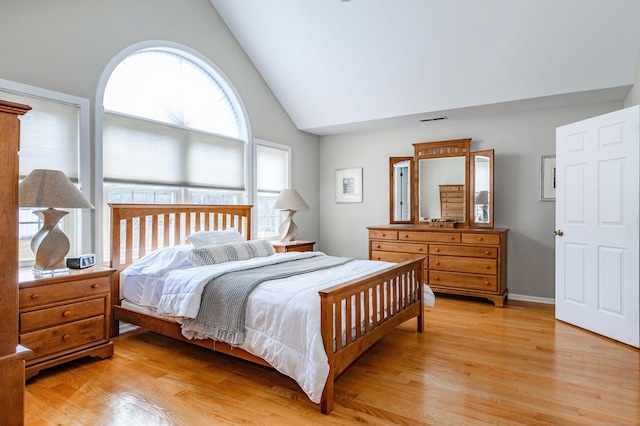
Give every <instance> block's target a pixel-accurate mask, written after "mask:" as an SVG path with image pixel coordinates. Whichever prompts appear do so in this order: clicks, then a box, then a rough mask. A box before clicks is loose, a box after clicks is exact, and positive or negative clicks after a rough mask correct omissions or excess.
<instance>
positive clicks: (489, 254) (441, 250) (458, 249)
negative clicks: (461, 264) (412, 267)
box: [429, 244, 498, 259]
mask: <svg viewBox="0 0 640 426" xmlns="http://www.w3.org/2000/svg"><path fill="white" fill-rule="evenodd" d="M429 254H432V255H441V256H463V257H486V258H489V259H495V258H497V257H498V249H497V248H496V247H477V246H441V245H433V244H432V245H430V246H429Z"/></svg>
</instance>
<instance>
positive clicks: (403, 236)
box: [398, 231, 460, 243]
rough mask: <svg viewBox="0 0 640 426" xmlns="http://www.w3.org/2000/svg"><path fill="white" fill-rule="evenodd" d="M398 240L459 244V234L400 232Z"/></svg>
mask: <svg viewBox="0 0 640 426" xmlns="http://www.w3.org/2000/svg"><path fill="white" fill-rule="evenodd" d="M398 239H399V240H401V241H424V242H434V243H445V242H446V243H459V242H460V233H459V232H411V231H407V232H400V233H399V235H398Z"/></svg>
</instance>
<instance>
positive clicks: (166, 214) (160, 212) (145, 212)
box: [109, 204, 252, 272]
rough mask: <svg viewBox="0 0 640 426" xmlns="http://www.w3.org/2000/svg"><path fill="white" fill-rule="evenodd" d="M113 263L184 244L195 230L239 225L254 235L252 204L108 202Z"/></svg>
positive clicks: (243, 231)
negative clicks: (252, 228)
mask: <svg viewBox="0 0 640 426" xmlns="http://www.w3.org/2000/svg"><path fill="white" fill-rule="evenodd" d="M109 207H110V208H111V267H112V268H114V269H116V270H117V271H118V272H120V271H121V270H123V269H124V268H125V267H126V266H127V265H129V264H131V263H132V262H134V261H136V260H138V259H139V258H141V257H142V256H144V255H145V254H147V253H150V252H152V251H153V250H156V249H158V248H162V247H167V246H171V245H177V244H185V243H186V237H187V236H188V235H191V234H193V233H194V232H197V231H200V230H205V231H219V230H223V229H227V228H236V229H237V230H238V232H240V233H241V234H242V235H243V236H244V237H245V238H246V239H247V240H249V239H251V207H252V206H250V205H204V204H109Z"/></svg>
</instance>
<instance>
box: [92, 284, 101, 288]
mask: <svg viewBox="0 0 640 426" xmlns="http://www.w3.org/2000/svg"><path fill="white" fill-rule="evenodd" d="M91 287H92V288H98V287H100V284H94V285H92V286H91Z"/></svg>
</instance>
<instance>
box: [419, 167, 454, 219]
mask: <svg viewBox="0 0 640 426" xmlns="http://www.w3.org/2000/svg"><path fill="white" fill-rule="evenodd" d="M465 177H466V164H465V157H464V156H461V157H444V158H426V159H421V160H419V162H418V200H419V220H420V221H432V220H437V219H458V220H460V221H464V220H465V210H466V209H465V202H464V201H465V198H466V197H465V193H466V192H465V188H464V183H465Z"/></svg>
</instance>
